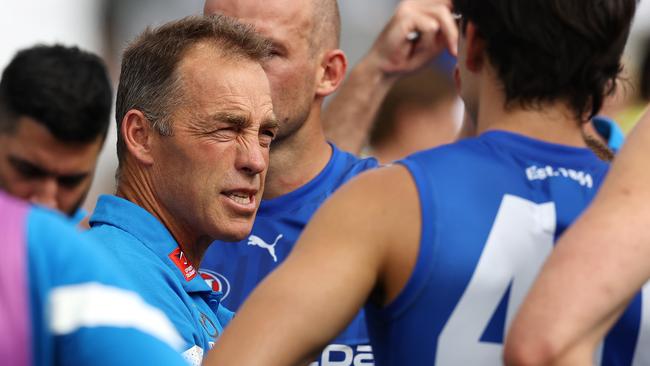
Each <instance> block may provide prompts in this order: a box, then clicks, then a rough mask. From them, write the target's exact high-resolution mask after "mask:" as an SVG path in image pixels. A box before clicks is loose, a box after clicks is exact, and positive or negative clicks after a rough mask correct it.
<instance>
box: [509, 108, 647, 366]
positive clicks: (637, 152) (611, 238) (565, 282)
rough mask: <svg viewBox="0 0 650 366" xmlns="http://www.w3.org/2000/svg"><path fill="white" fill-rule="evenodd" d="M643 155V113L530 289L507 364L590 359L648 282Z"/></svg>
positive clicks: (512, 336)
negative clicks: (595, 192)
mask: <svg viewBox="0 0 650 366" xmlns="http://www.w3.org/2000/svg"><path fill="white" fill-rule="evenodd" d="M648 156H650V114H648V113H646V115H645V116H644V117H643V120H642V121H641V122H640V124H639V125H638V126H637V128H636V129H635V130H634V132H633V133H632V135H631V136H630V138H629V139H628V141H627V142H626V144H625V145H624V146H623V149H622V150H621V153H620V154H619V156H617V157H616V159H615V162H614V164H613V166H612V169H611V171H610V173H609V176H608V177H607V179H606V180H605V183H604V184H603V187H602V188H601V190H600V192H599V194H598V196H597V197H596V199H595V200H594V202H593V204H592V205H591V206H590V207H589V209H588V210H587V211H586V212H585V214H584V215H583V216H582V217H581V218H580V219H579V220H578V221H577V222H576V223H575V225H573V227H571V228H570V229H569V230H568V231H567V232H566V234H565V235H564V236H563V237H562V238H561V240H560V241H559V242H558V244H557V248H556V249H555V250H554V252H553V255H552V256H551V257H550V258H549V260H548V262H547V263H546V265H545V266H544V268H543V270H542V273H541V274H540V276H539V278H538V280H537V282H536V284H535V285H534V287H533V289H532V290H531V292H530V294H529V295H528V298H527V299H526V301H525V303H524V305H523V306H522V308H521V310H520V313H519V315H518V317H517V318H516V320H515V322H514V325H513V327H512V328H511V331H510V334H509V336H508V341H507V344H506V350H505V352H506V354H505V357H506V361H507V362H508V363H509V364H512V365H519V364H522V365H525V364H568V363H569V362H572V363H571V364H576V363H577V362H580V363H581V364H591V362H590V361H591V355H592V354H593V352H594V349H595V348H596V345H597V342H598V341H600V340H601V339H602V338H603V336H604V335H605V333H606V332H607V330H608V329H609V328H610V327H611V326H612V324H613V323H614V322H615V320H616V319H617V318H618V316H620V314H621V312H622V311H623V310H624V308H625V306H626V304H627V302H628V301H629V300H630V299H631V298H632V297H633V295H634V294H635V292H636V291H638V289H639V288H640V287H641V286H642V285H643V284H644V283H645V282H646V281H647V280H648V278H649V277H650V264H649V262H648V258H650V230H648V223H649V222H650V221H649V218H650V204H649V203H650V184H649V182H650V169H648V165H647V161H648V160H647V159H648Z"/></svg>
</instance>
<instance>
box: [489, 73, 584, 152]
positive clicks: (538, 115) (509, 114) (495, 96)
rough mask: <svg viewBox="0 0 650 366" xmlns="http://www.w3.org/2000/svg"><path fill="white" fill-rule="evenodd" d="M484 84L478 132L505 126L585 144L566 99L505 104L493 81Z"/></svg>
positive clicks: (559, 141) (550, 139) (571, 143)
mask: <svg viewBox="0 0 650 366" xmlns="http://www.w3.org/2000/svg"><path fill="white" fill-rule="evenodd" d="M486 84H487V85H486ZM483 85H486V86H485V87H484V89H483V90H482V91H481V92H482V93H481V97H482V98H481V99H480V106H479V111H478V124H477V128H478V131H477V134H479V135H480V134H481V133H483V132H485V131H490V130H504V131H509V132H514V133H518V134H521V135H525V136H528V137H531V138H534V139H537V140H542V141H546V142H551V143H555V144H562V145H568V146H576V147H585V146H586V144H585V141H584V138H583V133H582V129H581V124H580V121H578V119H577V118H576V117H575V116H574V115H573V113H572V111H571V110H570V109H569V108H568V106H567V105H566V104H565V103H562V102H554V103H545V104H542V105H541V106H540V107H534V108H533V107H531V108H523V107H519V106H516V105H512V106H509V107H508V108H506V106H505V102H504V100H505V99H504V96H503V94H502V92H501V91H500V90H497V88H495V87H494V84H492V83H484V84H483Z"/></svg>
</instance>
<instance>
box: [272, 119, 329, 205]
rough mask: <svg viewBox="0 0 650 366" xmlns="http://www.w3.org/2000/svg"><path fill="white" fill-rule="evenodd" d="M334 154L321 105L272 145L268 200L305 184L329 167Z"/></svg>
mask: <svg viewBox="0 0 650 366" xmlns="http://www.w3.org/2000/svg"><path fill="white" fill-rule="evenodd" d="M331 156H332V148H331V147H330V145H329V144H328V143H327V140H326V139H325V134H324V133H323V128H322V126H321V121H320V108H317V109H316V110H312V113H310V117H309V119H308V120H307V121H306V122H305V124H304V125H303V126H302V128H300V129H299V130H298V131H296V133H294V134H293V135H291V136H288V137H286V138H285V139H283V140H282V141H277V143H276V142H274V143H273V144H272V145H271V158H270V159H271V160H270V166H269V172H268V174H267V175H266V184H265V188H264V199H270V198H275V197H278V196H282V195H284V194H287V193H289V192H292V191H294V190H296V189H298V188H300V187H302V186H303V185H305V184H306V183H308V182H309V181H311V180H312V179H313V178H315V177H316V176H317V175H318V174H319V173H320V172H321V171H322V170H323V169H324V168H325V166H326V165H327V163H328V162H329V159H330V157H331Z"/></svg>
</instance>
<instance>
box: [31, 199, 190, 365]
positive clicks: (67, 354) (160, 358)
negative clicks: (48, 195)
mask: <svg viewBox="0 0 650 366" xmlns="http://www.w3.org/2000/svg"><path fill="white" fill-rule="evenodd" d="M27 234H28V251H29V268H30V273H29V276H30V286H31V289H32V290H31V291H32V292H31V293H32V298H33V301H32V303H33V305H32V306H42V307H43V309H42V312H41V314H42V316H43V323H44V324H45V325H44V327H45V328H46V329H47V331H49V332H50V333H51V334H52V335H53V347H54V357H55V362H54V363H55V364H66V365H99V366H103V365H143V364H151V365H169V366H172V365H185V363H184V361H183V360H182V358H181V357H180V354H179V353H178V352H177V350H178V349H179V348H180V347H181V346H182V343H183V342H182V340H181V338H180V336H179V335H178V333H177V332H176V330H175V329H174V327H173V325H172V324H171V322H170V321H169V319H168V318H167V317H166V316H165V315H164V313H163V312H162V311H160V310H159V309H157V308H155V307H152V306H151V305H149V304H147V303H146V302H145V301H144V300H143V299H142V298H141V297H140V296H139V295H138V294H137V293H136V292H134V291H133V290H132V287H131V286H130V285H129V284H128V281H127V280H126V279H125V278H123V277H122V276H121V275H120V273H119V272H118V271H115V270H114V269H115V268H116V267H117V266H116V265H115V264H114V263H112V262H111V261H110V258H109V257H108V256H107V255H106V254H104V253H103V252H102V250H101V248H99V247H98V246H97V245H94V243H93V242H92V241H91V240H90V239H89V238H85V237H82V236H81V234H80V233H78V232H77V231H76V230H75V229H74V228H73V227H71V226H70V225H69V223H66V222H64V221H63V219H62V218H59V217H55V216H54V214H52V213H49V212H45V211H43V210H38V209H34V210H31V212H30V214H29V224H28V233H27ZM37 288H41V289H42V288H46V289H45V290H44V291H40V292H39V291H37V290H35V289H37ZM37 294H40V295H37ZM34 297H40V299H34ZM32 313H34V312H32ZM35 349H36V350H37V351H36V352H38V348H35Z"/></svg>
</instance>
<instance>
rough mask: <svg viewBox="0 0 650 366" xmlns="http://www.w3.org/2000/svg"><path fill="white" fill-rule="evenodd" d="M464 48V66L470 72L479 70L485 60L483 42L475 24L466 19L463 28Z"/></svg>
mask: <svg viewBox="0 0 650 366" xmlns="http://www.w3.org/2000/svg"><path fill="white" fill-rule="evenodd" d="M465 48H466V49H467V58H466V60H465V67H467V70H469V71H472V72H479V71H481V68H482V67H483V63H484V62H485V42H484V41H483V39H482V38H481V37H480V36H479V34H478V30H477V29H476V25H475V24H474V23H473V22H472V21H468V22H467V25H466V28H465Z"/></svg>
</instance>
